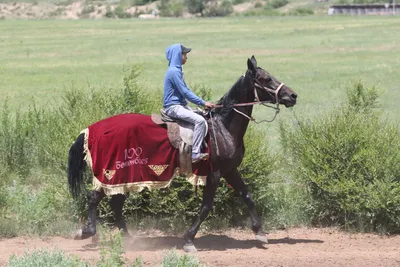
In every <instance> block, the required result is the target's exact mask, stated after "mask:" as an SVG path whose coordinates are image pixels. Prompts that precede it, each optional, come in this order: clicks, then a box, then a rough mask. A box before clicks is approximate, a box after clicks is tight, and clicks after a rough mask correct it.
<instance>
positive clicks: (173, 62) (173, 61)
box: [165, 44, 182, 67]
mask: <svg viewBox="0 0 400 267" xmlns="http://www.w3.org/2000/svg"><path fill="white" fill-rule="evenodd" d="M165 56H166V58H167V60H168V66H174V67H181V66H182V47H181V45H180V44H173V45H171V46H169V47H167V50H166V52H165Z"/></svg>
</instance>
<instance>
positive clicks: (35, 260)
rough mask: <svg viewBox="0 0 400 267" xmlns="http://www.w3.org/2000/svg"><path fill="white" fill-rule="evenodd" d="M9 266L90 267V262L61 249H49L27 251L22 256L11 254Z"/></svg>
mask: <svg viewBox="0 0 400 267" xmlns="http://www.w3.org/2000/svg"><path fill="white" fill-rule="evenodd" d="M7 266H8V267H27V266H32V267H54V266H57V267H81V266H82V267H83V266H85V267H86V266H87V267H89V266H90V265H89V263H86V262H82V261H80V260H78V259H77V258H76V257H71V256H67V255H65V253H64V252H61V251H59V250H53V251H47V250H44V249H41V250H35V251H33V252H32V253H29V252H25V255H24V256H22V257H17V256H15V255H13V256H11V258H10V260H9V263H8V265H7Z"/></svg>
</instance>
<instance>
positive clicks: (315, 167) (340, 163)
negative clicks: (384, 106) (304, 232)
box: [281, 83, 400, 232]
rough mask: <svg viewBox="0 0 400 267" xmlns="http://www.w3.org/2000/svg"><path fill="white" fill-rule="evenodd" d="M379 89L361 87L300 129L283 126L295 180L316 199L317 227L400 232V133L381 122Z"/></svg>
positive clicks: (392, 126)
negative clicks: (335, 106)
mask: <svg viewBox="0 0 400 267" xmlns="http://www.w3.org/2000/svg"><path fill="white" fill-rule="evenodd" d="M378 95H379V93H378V91H377V89H376V88H365V87H364V85H362V84H361V83H357V84H355V86H353V87H352V88H350V89H349V90H348V93H347V102H346V103H344V104H343V105H342V106H340V107H337V108H335V109H334V111H332V112H330V113H326V114H324V115H321V116H320V117H317V118H315V119H314V120H313V121H312V122H311V123H308V122H306V121H307V120H304V121H299V124H298V127H297V128H292V129H289V128H288V125H281V135H282V141H283V146H284V148H285V150H286V152H287V153H288V155H290V156H291V158H290V160H292V163H293V164H292V168H294V170H295V172H294V175H295V177H296V178H297V179H298V180H299V181H302V182H304V183H305V185H306V186H307V188H308V190H309V193H310V196H311V198H312V201H311V205H312V207H313V210H314V211H313V221H314V223H316V224H324V225H326V224H327V225H331V224H339V225H342V226H346V227H352V228H353V227H354V228H356V229H358V230H375V231H388V232H396V231H398V230H399V229H400V228H399V227H400V220H399V218H400V209H399V208H398V207H399V204H400V197H399V195H398V192H399V191H400V164H399V163H400V154H399V153H398V151H399V149H400V133H399V128H398V127H397V126H395V125H391V124H390V123H389V122H388V121H385V120H383V119H380V118H379V116H378V113H377V111H376V110H375V108H376V103H377V102H376V100H377V96H378Z"/></svg>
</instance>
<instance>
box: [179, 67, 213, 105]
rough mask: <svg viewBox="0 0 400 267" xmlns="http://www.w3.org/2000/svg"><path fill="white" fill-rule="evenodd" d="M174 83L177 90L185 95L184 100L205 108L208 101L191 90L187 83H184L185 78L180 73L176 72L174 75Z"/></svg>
mask: <svg viewBox="0 0 400 267" xmlns="http://www.w3.org/2000/svg"><path fill="white" fill-rule="evenodd" d="M172 81H173V83H174V84H175V86H176V88H177V90H178V91H179V92H180V93H181V94H182V95H183V97H184V98H186V99H187V100H189V101H190V102H192V103H193V104H196V105H198V106H205V104H206V101H204V100H203V99H201V98H200V97H198V96H197V95H196V94H195V93H193V92H192V90H190V89H189V88H188V87H187V86H186V84H185V82H184V81H183V76H182V73H181V72H180V71H176V72H175V73H174V75H172Z"/></svg>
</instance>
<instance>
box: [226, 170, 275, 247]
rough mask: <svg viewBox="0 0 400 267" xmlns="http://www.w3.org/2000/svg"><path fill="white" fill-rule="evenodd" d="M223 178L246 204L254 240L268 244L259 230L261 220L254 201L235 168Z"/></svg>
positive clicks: (260, 229)
mask: <svg viewBox="0 0 400 267" xmlns="http://www.w3.org/2000/svg"><path fill="white" fill-rule="evenodd" d="M224 178H225V179H226V181H227V182H228V183H229V184H230V185H231V186H232V187H233V189H235V191H236V192H238V193H239V194H240V196H241V197H242V199H243V201H244V203H246V205H247V207H248V209H249V213H250V217H251V222H252V229H253V231H254V233H255V234H256V238H257V239H258V240H260V241H261V242H264V243H268V239H267V237H266V236H265V234H264V232H263V230H262V228H261V220H260V217H259V216H258V214H257V211H256V205H255V203H254V200H253V198H252V197H251V194H250V192H249V190H248V189H247V186H246V184H245V183H244V181H243V179H242V177H241V176H240V173H239V171H238V170H237V169H236V168H235V169H234V170H232V171H231V172H229V173H227V174H226V175H225V176H224Z"/></svg>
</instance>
